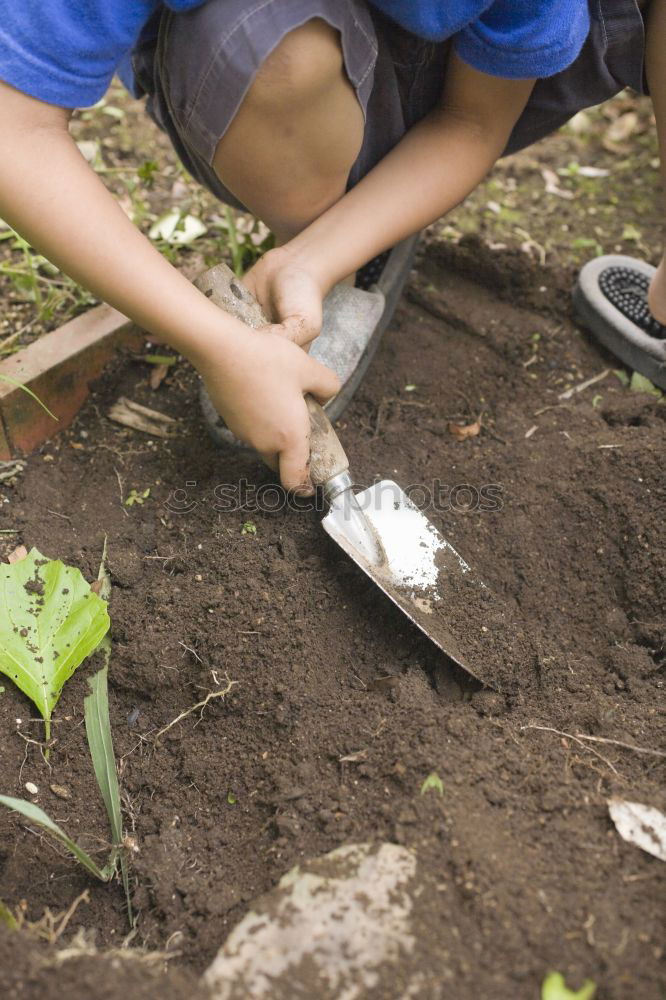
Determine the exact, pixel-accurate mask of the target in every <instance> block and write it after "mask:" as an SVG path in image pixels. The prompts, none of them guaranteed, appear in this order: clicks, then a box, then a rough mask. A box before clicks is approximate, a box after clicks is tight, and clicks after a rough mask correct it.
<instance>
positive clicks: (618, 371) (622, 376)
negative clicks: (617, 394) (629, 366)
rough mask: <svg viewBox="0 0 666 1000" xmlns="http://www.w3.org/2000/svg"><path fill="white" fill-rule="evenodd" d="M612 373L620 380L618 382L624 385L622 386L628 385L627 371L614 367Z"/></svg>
mask: <svg viewBox="0 0 666 1000" xmlns="http://www.w3.org/2000/svg"><path fill="white" fill-rule="evenodd" d="M613 375H615V377H616V378H618V379H619V380H620V382H621V383H622V385H624V386H628V385H629V376H628V375H627V373H626V372H625V370H624V369H623V368H614V369H613Z"/></svg>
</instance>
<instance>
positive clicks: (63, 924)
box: [52, 889, 90, 944]
mask: <svg viewBox="0 0 666 1000" xmlns="http://www.w3.org/2000/svg"><path fill="white" fill-rule="evenodd" d="M89 902H90V893H89V891H88V889H84V890H83V892H82V893H81V894H80V896H77V897H76V899H75V900H74V902H73V903H72V904H71V906H69V908H68V909H67V910H65V912H64V913H63V914H62V916H61V917H60V914H58V915H57V916H56V918H55V919H56V920H57V919H58V917H60V923H59V924H58V926H57V927H54V929H53V932H54V935H55V939H54V941H53V942H52V943H53V944H55V941H57V940H58V938H59V937H62V935H63V934H64V932H65V930H66V928H67V924H68V923H69V922H70V920H71V919H72V917H73V916H74V914H75V913H76V911H77V909H78V908H79V906H80V904H81V903H89Z"/></svg>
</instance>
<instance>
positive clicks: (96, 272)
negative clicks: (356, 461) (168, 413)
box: [0, 85, 237, 363]
mask: <svg viewBox="0 0 666 1000" xmlns="http://www.w3.org/2000/svg"><path fill="white" fill-rule="evenodd" d="M0 87H1V89H0V128H2V129H3V134H4V135H5V136H11V138H10V139H9V140H8V141H7V142H6V143H5V144H4V148H3V155H2V157H0V217H2V218H4V219H6V221H7V222H9V223H10V225H12V226H13V227H14V228H15V229H16V230H17V231H18V232H20V233H21V235H22V236H23V237H24V238H25V239H27V240H28V241H29V242H30V243H31V244H32V245H33V246H35V248H37V249H38V250H39V251H40V252H41V253H43V254H44V255H45V256H46V257H48V258H49V259H50V260H52V261H53V262H54V263H55V264H57V265H58V267H60V268H61V269H62V270H63V271H65V272H66V273H67V274H69V275H71V277H73V278H74V279H75V280H76V281H78V282H79V283H80V284H82V285H84V286H85V287H87V288H89V289H90V290H91V291H93V292H94V293H95V294H96V295H97V296H99V297H100V298H101V299H104V300H105V301H106V302H109V303H110V304H111V305H113V306H115V307H116V308H117V309H119V310H120V311H121V312H123V313H125V314H126V315H127V316H129V317H130V318H131V319H133V320H134V321H135V322H136V323H137V324H139V325H140V326H141V327H143V328H144V329H146V330H148V331H150V332H151V333H153V334H155V335H156V337H158V338H160V339H161V340H163V341H165V342H166V343H168V344H170V345H172V346H173V347H174V348H176V349H177V350H178V351H180V352H181V353H183V354H185V355H186V356H188V357H190V358H191V360H193V361H194V362H195V363H196V362H197V360H198V359H199V358H200V357H202V356H205V353H206V347H205V345H206V340H207V338H210V337H218V338H220V337H225V336H229V337H233V335H234V333H235V332H237V331H236V325H237V321H235V320H232V319H231V318H230V317H227V316H226V315H225V314H223V313H221V312H220V311H219V310H218V309H217V308H216V307H215V306H213V305H212V304H211V303H210V302H209V301H208V299H206V297H205V296H203V295H202V294H201V293H200V292H198V291H197V290H196V289H195V288H194V287H193V286H192V285H191V284H190V282H189V281H187V279H186V278H184V277H183V276H182V275H180V274H179V273H178V271H176V269H175V268H173V267H172V266H171V265H170V264H169V263H168V262H167V261H166V260H165V259H164V258H163V257H162V256H161V254H159V253H158V251H157V250H156V249H155V248H154V247H153V246H152V244H151V243H150V242H149V241H148V240H147V239H146V238H145V237H144V236H143V235H142V234H141V233H140V232H139V231H138V230H137V229H136V228H135V226H134V225H133V224H132V222H131V221H130V220H129V219H128V218H127V216H126V215H125V213H124V212H123V211H122V209H121V208H120V207H119V205H118V204H117V203H116V201H115V199H114V198H113V197H112V196H111V195H110V194H109V192H108V191H107V190H106V188H105V187H104V186H103V184H102V183H101V181H100V180H99V178H98V177H97V176H96V175H95V173H94V172H93V171H92V170H91V169H90V167H89V166H88V165H87V163H86V162H85V160H84V159H83V157H82V156H81V154H80V153H79V150H78V148H77V147H76V144H75V143H74V142H73V140H72V139H71V137H70V136H69V134H68V132H67V129H66V116H65V113H64V112H62V113H61V112H60V111H59V110H58V109H53V108H50V109H49V108H46V109H45V120H44V121H43V122H42V121H40V116H39V110H40V109H37V111H36V115H35V118H36V120H33V121H31V122H30V123H29V124H27V125H26V124H24V123H21V124H19V118H18V116H17V109H19V110H20V108H21V107H22V105H23V104H24V103H25V100H27V101H29V100H30V99H24V98H23V95H17V94H16V92H11V91H9V88H6V86H5V85H0ZM27 106H28V107H29V108H30V107H33V106H32V105H27ZM63 116H65V117H63Z"/></svg>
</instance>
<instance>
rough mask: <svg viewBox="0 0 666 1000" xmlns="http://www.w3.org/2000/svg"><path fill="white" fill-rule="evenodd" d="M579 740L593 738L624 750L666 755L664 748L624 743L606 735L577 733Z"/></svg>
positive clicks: (596, 741)
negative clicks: (610, 738) (658, 748)
mask: <svg viewBox="0 0 666 1000" xmlns="http://www.w3.org/2000/svg"><path fill="white" fill-rule="evenodd" d="M576 736H577V737H578V739H579V740H591V741H592V742H593V743H609V744H610V745H611V746H614V747H622V748H623V749H624V750H633V751H634V753H647V754H652V755H653V756H654V757H666V753H664V751H663V750H653V749H652V747H637V746H634V744H633V743H623V742H622V740H609V739H606V738H605V737H604V736H586V735H585V733H577V734H576Z"/></svg>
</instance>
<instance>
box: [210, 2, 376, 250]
mask: <svg viewBox="0 0 666 1000" xmlns="http://www.w3.org/2000/svg"><path fill="white" fill-rule="evenodd" d="M363 126H364V121H363V112H362V110H361V107H360V105H359V103H358V101H357V99H356V94H355V92H354V89H353V87H352V85H351V83H350V82H349V80H348V78H347V75H346V73H345V69H344V65H343V58H342V51H341V47H340V39H339V35H338V32H337V31H335V30H334V29H333V28H331V27H330V25H328V24H327V23H326V22H325V21H323V20H321V19H319V18H314V19H313V20H311V21H308V22H307V23H306V24H304V25H303V26H302V27H300V28H297V29H296V30H294V31H292V32H290V33H289V34H288V35H286V36H285V38H283V39H282V41H281V42H280V43H279V45H278V46H277V47H276V48H275V49H274V50H273V52H272V53H271V54H270V56H269V57H268V59H267V60H266V61H265V62H264V64H263V65H262V67H261V69H260V70H259V73H258V74H257V76H256V78H255V80H254V82H253V84H252V86H251V88H250V90H249V91H248V94H247V95H246V97H245V99H244V101H243V103H242V105H241V107H240V110H239V111H238V114H237V115H236V117H235V118H234V120H233V122H232V123H231V126H230V127H229V129H228V130H227V132H226V133H225V135H224V136H223V137H222V139H221V140H220V142H219V143H218V146H217V150H216V152H215V158H214V160H213V166H214V168H215V172H216V174H217V176H218V177H219V178H220V180H221V181H222V183H223V184H224V185H225V186H226V187H227V188H228V189H229V190H230V191H232V192H233V193H234V194H235V195H236V197H237V198H239V200H240V201H242V202H243V204H244V205H247V207H248V208H249V209H250V210H251V211H252V212H253V213H254V214H255V215H257V216H259V218H260V219H262V220H263V221H264V222H265V223H266V225H267V226H268V227H269V228H270V229H271V230H272V231H273V232H274V233H275V236H276V239H277V242H278V243H286V242H287V241H288V240H290V239H291V238H293V237H294V236H295V235H296V234H297V233H299V232H300V231H301V230H302V229H304V228H305V227H306V226H307V225H309V223H310V222H312V221H313V220H314V219H316V218H318V217H319V216H320V215H321V214H322V212H324V211H326V209H327V208H330V206H331V205H333V204H334V203H335V202H336V201H338V199H339V198H341V197H342V195H343V194H344V193H345V189H346V186H347V179H348V177H349V171H350V169H351V167H352V166H353V164H354V161H355V160H356V157H357V156H358V153H359V151H360V148H361V143H362V140H363Z"/></svg>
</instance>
